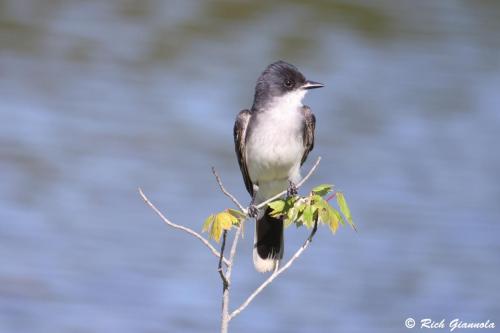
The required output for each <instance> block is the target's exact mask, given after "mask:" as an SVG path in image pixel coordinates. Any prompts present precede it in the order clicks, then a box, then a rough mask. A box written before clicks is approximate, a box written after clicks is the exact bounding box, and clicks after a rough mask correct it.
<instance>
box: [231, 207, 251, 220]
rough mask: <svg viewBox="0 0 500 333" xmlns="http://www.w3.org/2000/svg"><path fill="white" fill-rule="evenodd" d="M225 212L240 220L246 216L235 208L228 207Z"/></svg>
mask: <svg viewBox="0 0 500 333" xmlns="http://www.w3.org/2000/svg"><path fill="white" fill-rule="evenodd" d="M227 212H228V213H229V214H231V215H233V216H234V217H236V218H237V219H238V220H242V219H244V218H245V217H246V215H245V214H244V213H243V212H242V211H239V210H236V209H232V208H228V209H227Z"/></svg>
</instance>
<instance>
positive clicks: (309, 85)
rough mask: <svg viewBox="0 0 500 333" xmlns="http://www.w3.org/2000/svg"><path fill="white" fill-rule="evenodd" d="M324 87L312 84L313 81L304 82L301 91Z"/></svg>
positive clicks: (317, 83)
mask: <svg viewBox="0 0 500 333" xmlns="http://www.w3.org/2000/svg"><path fill="white" fill-rule="evenodd" d="M323 87H324V85H323V84H322V83H319V82H314V81H306V83H304V85H303V86H302V89H316V88H323Z"/></svg>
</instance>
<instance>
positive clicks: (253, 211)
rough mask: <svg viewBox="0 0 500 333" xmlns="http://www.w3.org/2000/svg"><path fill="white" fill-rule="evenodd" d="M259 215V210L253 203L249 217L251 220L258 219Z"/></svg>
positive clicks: (249, 210) (249, 209) (249, 208)
mask: <svg viewBox="0 0 500 333" xmlns="http://www.w3.org/2000/svg"><path fill="white" fill-rule="evenodd" d="M258 214H259V209H258V208H257V206H255V205H254V204H253V203H252V204H250V206H249V207H248V216H249V217H250V218H256V217H257V215H258Z"/></svg>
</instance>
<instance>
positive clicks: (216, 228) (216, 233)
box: [210, 214, 222, 243]
mask: <svg viewBox="0 0 500 333" xmlns="http://www.w3.org/2000/svg"><path fill="white" fill-rule="evenodd" d="M217 215H218V214H217ZM220 236H222V226H221V223H220V220H219V219H217V216H216V217H215V219H214V223H212V228H210V237H212V239H213V240H215V241H216V242H217V243H219V242H220Z"/></svg>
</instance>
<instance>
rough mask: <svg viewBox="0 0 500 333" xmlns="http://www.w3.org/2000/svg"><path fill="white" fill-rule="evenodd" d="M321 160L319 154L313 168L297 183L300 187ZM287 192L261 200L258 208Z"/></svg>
mask: <svg viewBox="0 0 500 333" xmlns="http://www.w3.org/2000/svg"><path fill="white" fill-rule="evenodd" d="M320 161H321V156H319V157H318V158H317V159H316V162H315V163H314V165H313V166H312V168H311V170H309V172H308V173H307V175H306V176H305V177H304V178H302V180H301V181H300V182H299V183H298V184H297V185H296V187H297V188H300V187H301V186H302V185H304V183H305V182H306V181H307V180H308V179H309V177H311V175H312V174H313V173H314V171H315V170H316V168H317V167H318V165H319V162H320ZM286 192H287V191H286V190H285V191H282V192H280V193H278V194H276V195H275V196H274V197H271V198H270V199H267V200H266V201H264V202H261V203H260V204H258V205H257V207H256V208H258V209H260V208H262V207H264V206H265V205H267V204H268V203H270V202H271V201H274V200H276V199H278V198H279V197H281V196H283V195H285V194H286Z"/></svg>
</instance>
